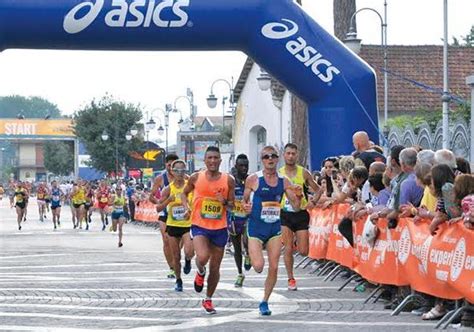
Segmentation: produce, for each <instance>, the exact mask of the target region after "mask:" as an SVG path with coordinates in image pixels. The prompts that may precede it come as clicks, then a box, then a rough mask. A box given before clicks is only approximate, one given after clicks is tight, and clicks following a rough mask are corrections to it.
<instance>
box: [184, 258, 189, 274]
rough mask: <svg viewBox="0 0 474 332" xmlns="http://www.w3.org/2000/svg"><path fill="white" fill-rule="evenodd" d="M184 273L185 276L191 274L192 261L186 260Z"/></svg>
mask: <svg viewBox="0 0 474 332" xmlns="http://www.w3.org/2000/svg"><path fill="white" fill-rule="evenodd" d="M183 272H184V274H189V272H191V260H190V259H185V260H184V268H183Z"/></svg>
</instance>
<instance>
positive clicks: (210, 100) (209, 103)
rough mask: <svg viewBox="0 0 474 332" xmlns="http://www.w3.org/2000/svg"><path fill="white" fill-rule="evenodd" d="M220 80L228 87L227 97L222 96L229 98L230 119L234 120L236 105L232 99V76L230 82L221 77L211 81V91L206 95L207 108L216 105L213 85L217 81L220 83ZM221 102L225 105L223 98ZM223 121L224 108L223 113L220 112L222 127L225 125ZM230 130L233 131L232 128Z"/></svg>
mask: <svg viewBox="0 0 474 332" xmlns="http://www.w3.org/2000/svg"><path fill="white" fill-rule="evenodd" d="M220 82H223V83H226V84H227V86H228V87H229V97H224V98H226V99H227V98H228V99H229V103H230V109H231V111H232V120H234V116H235V109H236V106H235V100H234V79H233V78H232V79H231V81H230V82H229V81H227V80H225V79H223V78H220V79H217V80H215V81H214V82H212V85H211V93H210V94H209V97H207V106H209V108H212V109H214V108H216V106H217V97H216V96H215V94H214V85H215V84H217V83H220ZM223 104H224V105H225V100H224V99H223ZM223 108H224V107H223ZM224 121H225V109H224V111H223V114H222V129H224V127H225V122H224ZM232 128H234V126H232ZM232 131H233V129H232Z"/></svg>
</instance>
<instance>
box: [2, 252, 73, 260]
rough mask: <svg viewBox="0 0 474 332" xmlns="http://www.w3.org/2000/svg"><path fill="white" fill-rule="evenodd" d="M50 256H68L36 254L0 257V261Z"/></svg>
mask: <svg viewBox="0 0 474 332" xmlns="http://www.w3.org/2000/svg"><path fill="white" fill-rule="evenodd" d="M76 255H77V253H76ZM52 256H68V254H37V255H17V256H0V259H18V258H31V257H52Z"/></svg>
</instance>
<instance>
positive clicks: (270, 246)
mask: <svg viewBox="0 0 474 332" xmlns="http://www.w3.org/2000/svg"><path fill="white" fill-rule="evenodd" d="M281 246H282V243H281V238H280V237H274V238H272V239H270V240H269V241H268V242H267V254H268V275H267V279H266V280H265V294H264V296H263V301H265V302H268V299H269V298H270V295H271V294H272V291H273V288H274V287H275V284H276V282H277V277H278V262H279V260H280V254H281Z"/></svg>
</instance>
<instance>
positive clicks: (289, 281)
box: [288, 278, 298, 291]
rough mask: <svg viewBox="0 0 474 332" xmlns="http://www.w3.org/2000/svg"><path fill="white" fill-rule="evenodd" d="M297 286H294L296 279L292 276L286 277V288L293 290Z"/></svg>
mask: <svg viewBox="0 0 474 332" xmlns="http://www.w3.org/2000/svg"><path fill="white" fill-rule="evenodd" d="M297 289H298V287H296V280H295V279H294V278H292V279H288V290H291V291H295V290H297Z"/></svg>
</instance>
